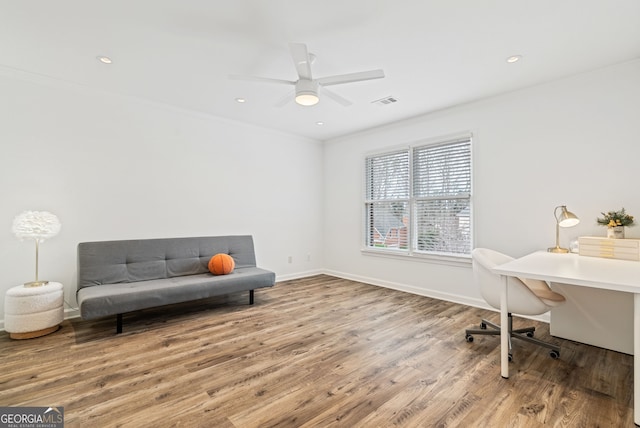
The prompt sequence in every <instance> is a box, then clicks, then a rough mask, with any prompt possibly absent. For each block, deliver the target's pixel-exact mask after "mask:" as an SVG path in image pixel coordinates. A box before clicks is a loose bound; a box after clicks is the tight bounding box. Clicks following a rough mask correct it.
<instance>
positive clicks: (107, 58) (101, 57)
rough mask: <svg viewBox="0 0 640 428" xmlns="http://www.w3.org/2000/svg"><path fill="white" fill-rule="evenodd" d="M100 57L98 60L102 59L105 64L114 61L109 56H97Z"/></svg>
mask: <svg viewBox="0 0 640 428" xmlns="http://www.w3.org/2000/svg"><path fill="white" fill-rule="evenodd" d="M96 58H97V59H98V61H100V62H101V63H103V64H111V63H112V62H113V61H111V58H109V57H108V56H102V55H101V56H97V57H96Z"/></svg>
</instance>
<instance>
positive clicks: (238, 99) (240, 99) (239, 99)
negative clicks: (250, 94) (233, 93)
mask: <svg viewBox="0 0 640 428" xmlns="http://www.w3.org/2000/svg"><path fill="white" fill-rule="evenodd" d="M246 101H247V100H245V99H244V98H240V97H238V98H236V102H238V103H240V104H242V103H244V102H246Z"/></svg>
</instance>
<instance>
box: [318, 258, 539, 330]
mask: <svg viewBox="0 0 640 428" xmlns="http://www.w3.org/2000/svg"><path fill="white" fill-rule="evenodd" d="M324 273H325V274H327V275H331V276H336V277H338V278H344V279H349V280H352V281H358V282H363V283H365V284H371V285H377V286H379V287H384V288H390V289H392V290H398V291H404V292H405V293H411V294H417V295H419V296H424V297H431V298H433V299H438V300H444V301H447V302H452V303H459V304H461V305H465V306H472V307H475V308H480V309H487V310H489V311H493V312H499V311H498V310H496V309H495V308H493V307H492V306H489V305H488V304H487V302H485V301H484V300H482V299H476V298H473V297H469V296H461V295H458V294H451V293H444V292H442V291H439V290H431V289H425V288H419V287H415V286H413V285H408V284H402V283H398V282H392V281H385V280H381V279H377V278H369V277H365V276H360V275H352V274H348V273H344V272H338V271H332V270H326V271H324ZM518 317H519V318H528V319H532V320H535V321H540V322H545V323H547V324H548V323H549V321H550V316H549V313H548V312H547V313H546V314H542V315H536V316H529V315H527V316H518Z"/></svg>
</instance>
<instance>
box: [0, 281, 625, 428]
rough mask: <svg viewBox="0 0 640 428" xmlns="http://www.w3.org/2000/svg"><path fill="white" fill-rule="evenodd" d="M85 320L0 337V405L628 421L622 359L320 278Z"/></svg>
mask: <svg viewBox="0 0 640 428" xmlns="http://www.w3.org/2000/svg"><path fill="white" fill-rule="evenodd" d="M255 298H256V301H255V305H253V306H249V305H248V293H239V294H238V295H232V296H226V297H220V298H214V299H208V300H204V301H200V302H192V303H189V304H181V305H174V306H169V307H163V308H157V309H153V310H147V311H140V312H136V313H132V314H126V315H125V316H124V333H123V334H121V335H118V336H116V335H115V334H114V333H115V317H113V318H108V319H104V320H99V321H96V322H89V321H82V320H80V319H74V320H67V321H65V322H64V323H63V326H62V328H61V329H60V330H59V331H58V332H56V333H54V334H51V335H48V336H44V337H41V338H37V339H30V340H22V341H17V340H11V339H10V338H9V337H8V334H6V333H0V367H1V371H0V406H63V407H64V411H65V422H66V425H65V426H66V427H136V428H137V427H174V426H175V427H221V428H227V427H229V428H237V427H243V428H245V427H542V426H545V427H546V426H552V427H632V426H634V425H633V397H632V395H633V394H632V392H633V388H632V383H633V358H632V357H631V356H629V355H625V354H620V353H616V352H612V351H607V350H603V349H600V348H596V347H591V346H588V345H583V344H579V343H574V342H571V341H566V340H561V339H555V338H551V337H550V336H549V330H548V326H547V325H546V324H544V323H535V322H531V321H528V320H516V321H515V322H514V324H516V326H519V325H520V324H527V325H531V324H533V325H535V326H536V327H537V328H538V330H537V331H536V336H537V337H540V338H542V339H544V340H553V341H555V342H556V343H558V344H560V345H561V347H562V351H561V357H560V359H559V360H553V359H551V358H550V357H549V356H548V353H547V351H546V350H545V349H542V348H538V347H536V346H534V345H531V344H527V343H521V342H516V343H515V348H514V361H513V362H512V363H511V377H510V379H508V380H504V379H502V378H501V377H500V361H499V359H500V356H499V338H498V337H481V336H476V337H475V341H474V342H473V343H467V342H466V341H465V340H464V329H465V328H468V327H472V326H477V325H478V323H479V320H480V319H481V318H482V317H488V318H489V319H492V320H495V321H496V322H497V321H498V320H499V314H497V313H494V312H490V311H484V310H481V309H476V308H469V307H466V306H462V305H458V304H454V303H449V302H443V301H439V300H434V299H430V298H426V297H421V296H416V295H412V294H406V293H402V292H398V291H394V290H388V289H384V288H380V287H376V286H372V285H366V284H362V283H358V282H354V281H348V280H344V279H339V278H334V277H330V276H325V275H319V276H314V277H310V278H304V279H299V280H293V281H286V282H280V283H278V284H277V285H276V286H275V287H273V288H271V289H262V290H257V291H256V297H255Z"/></svg>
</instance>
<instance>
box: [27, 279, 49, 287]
mask: <svg viewBox="0 0 640 428" xmlns="http://www.w3.org/2000/svg"><path fill="white" fill-rule="evenodd" d="M48 283H49V281H31V282H25V283H24V284H23V285H24V286H25V287H27V288H29V287H42V286H43V285H46V284H48Z"/></svg>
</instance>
